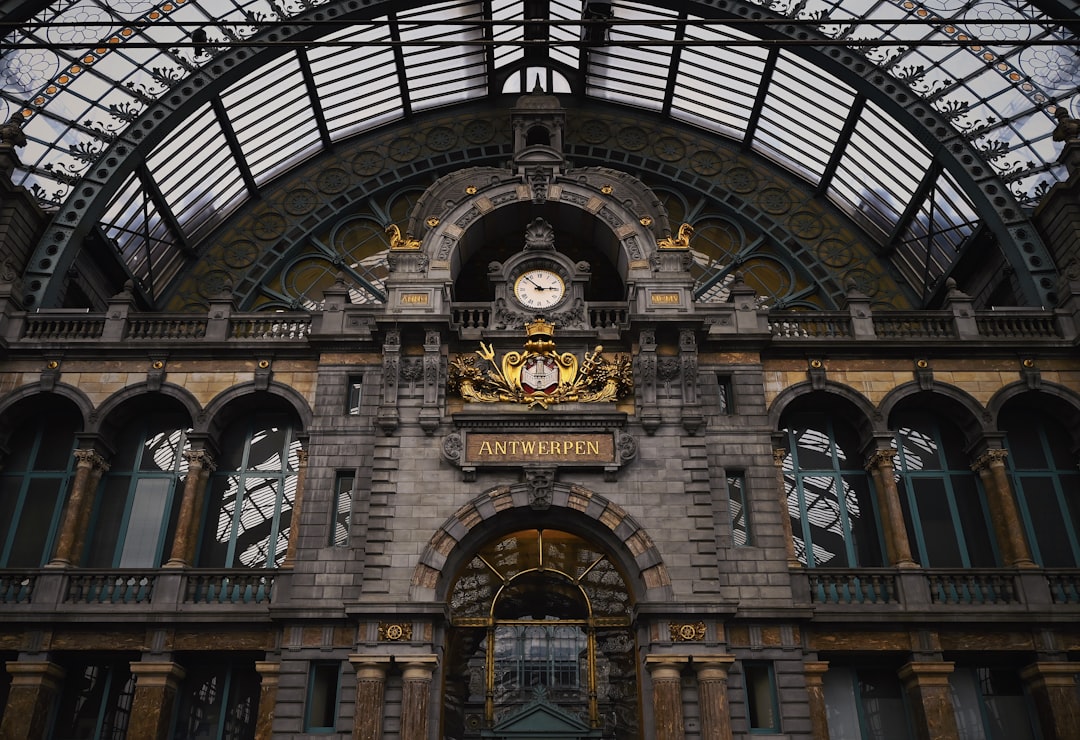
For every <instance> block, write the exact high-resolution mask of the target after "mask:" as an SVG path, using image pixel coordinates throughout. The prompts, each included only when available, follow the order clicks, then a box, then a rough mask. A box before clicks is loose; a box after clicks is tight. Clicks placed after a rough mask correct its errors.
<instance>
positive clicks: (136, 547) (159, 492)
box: [120, 478, 173, 568]
mask: <svg viewBox="0 0 1080 740" xmlns="http://www.w3.org/2000/svg"><path fill="white" fill-rule="evenodd" d="M172 484H173V481H172V480H171V479H169V478H143V479H141V480H140V481H139V482H138V483H137V484H136V487H135V496H134V499H133V500H132V502H131V513H130V514H129V515H128V522H127V531H126V532H125V535H124V548H123V551H122V552H121V554H120V567H121V568H153V567H156V566H157V565H159V564H160V563H159V560H160V558H161V555H160V552H159V551H160V549H161V534H162V531H161V530H162V524H163V520H164V518H165V512H166V510H167V508H168V506H169V500H170V494H171V493H172Z"/></svg>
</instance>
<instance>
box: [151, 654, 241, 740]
mask: <svg viewBox="0 0 1080 740" xmlns="http://www.w3.org/2000/svg"><path fill="white" fill-rule="evenodd" d="M184 667H185V669H186V670H187V676H186V677H185V679H184V681H183V682H182V683H181V685H180V690H179V691H178V692H177V700H176V710H175V712H174V720H173V734H172V735H170V736H169V737H170V738H171V740H232V739H233V738H237V737H254V736H255V728H256V724H257V722H258V717H259V698H260V696H259V675H258V673H257V672H256V670H255V665H254V660H252V661H250V662H245V661H243V660H240V659H238V660H234V661H230V662H227V663H212V664H208V663H204V662H202V661H199V660H198V659H197V658H196V661H195V663H194V664H186V665H185V666H184ZM207 679H208V680H207ZM196 681H201V683H198V684H196ZM245 699H246V700H249V701H250V704H249V706H248V707H247V708H246V711H245V708H244V707H243V706H242V702H244V701H245ZM215 713H216V715H217V717H216V720H215V721H214V722H213V723H212V726H211V723H210V722H208V721H207V720H206V719H205V718H206V717H209V716H212V715H213V714H215ZM193 724H194V727H193V726H192V725H193ZM238 725H239V726H238ZM248 730H250V732H247V731H248Z"/></svg>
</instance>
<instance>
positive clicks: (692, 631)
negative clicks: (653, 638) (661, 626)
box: [668, 622, 705, 642]
mask: <svg viewBox="0 0 1080 740" xmlns="http://www.w3.org/2000/svg"><path fill="white" fill-rule="evenodd" d="M668 629H669V630H670V632H671V641H672V642H702V641H703V640H704V639H705V623H704V622H672V623H671V624H669V625H668Z"/></svg>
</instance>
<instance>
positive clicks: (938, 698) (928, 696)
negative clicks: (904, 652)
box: [900, 662, 960, 740]
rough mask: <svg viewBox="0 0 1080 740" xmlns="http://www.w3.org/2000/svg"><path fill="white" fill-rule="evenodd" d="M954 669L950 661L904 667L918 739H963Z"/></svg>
mask: <svg viewBox="0 0 1080 740" xmlns="http://www.w3.org/2000/svg"><path fill="white" fill-rule="evenodd" d="M952 672H953V664H952V663H946V662H926V663H921V662H920V663H916V662H912V663H908V664H907V665H905V666H904V667H903V668H901V669H900V680H901V681H903V682H904V690H905V691H906V692H907V696H908V704H909V706H910V707H911V708H912V712H913V713H914V715H915V722H914V725H915V736H916V737H917V738H918V740H959V738H960V733H959V731H958V730H957V727H956V712H955V710H954V709H953V703H952V689H951V688H950V686H949V676H950V675H951V674H952Z"/></svg>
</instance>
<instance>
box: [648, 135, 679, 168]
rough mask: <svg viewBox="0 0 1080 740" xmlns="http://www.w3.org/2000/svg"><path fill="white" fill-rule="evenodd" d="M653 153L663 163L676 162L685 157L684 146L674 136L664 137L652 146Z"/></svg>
mask: <svg viewBox="0 0 1080 740" xmlns="http://www.w3.org/2000/svg"><path fill="white" fill-rule="evenodd" d="M653 152H655V153H656V156H657V157H659V158H660V159H662V160H664V161H665V162H677V161H678V160H680V159H682V158H683V157H684V156H685V155H686V146H685V145H684V144H683V143H682V142H681V141H679V140H678V139H676V138H675V137H674V136H665V137H663V138H662V139H660V140H659V141H658V142H656V143H655V144H654V145H653Z"/></svg>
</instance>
